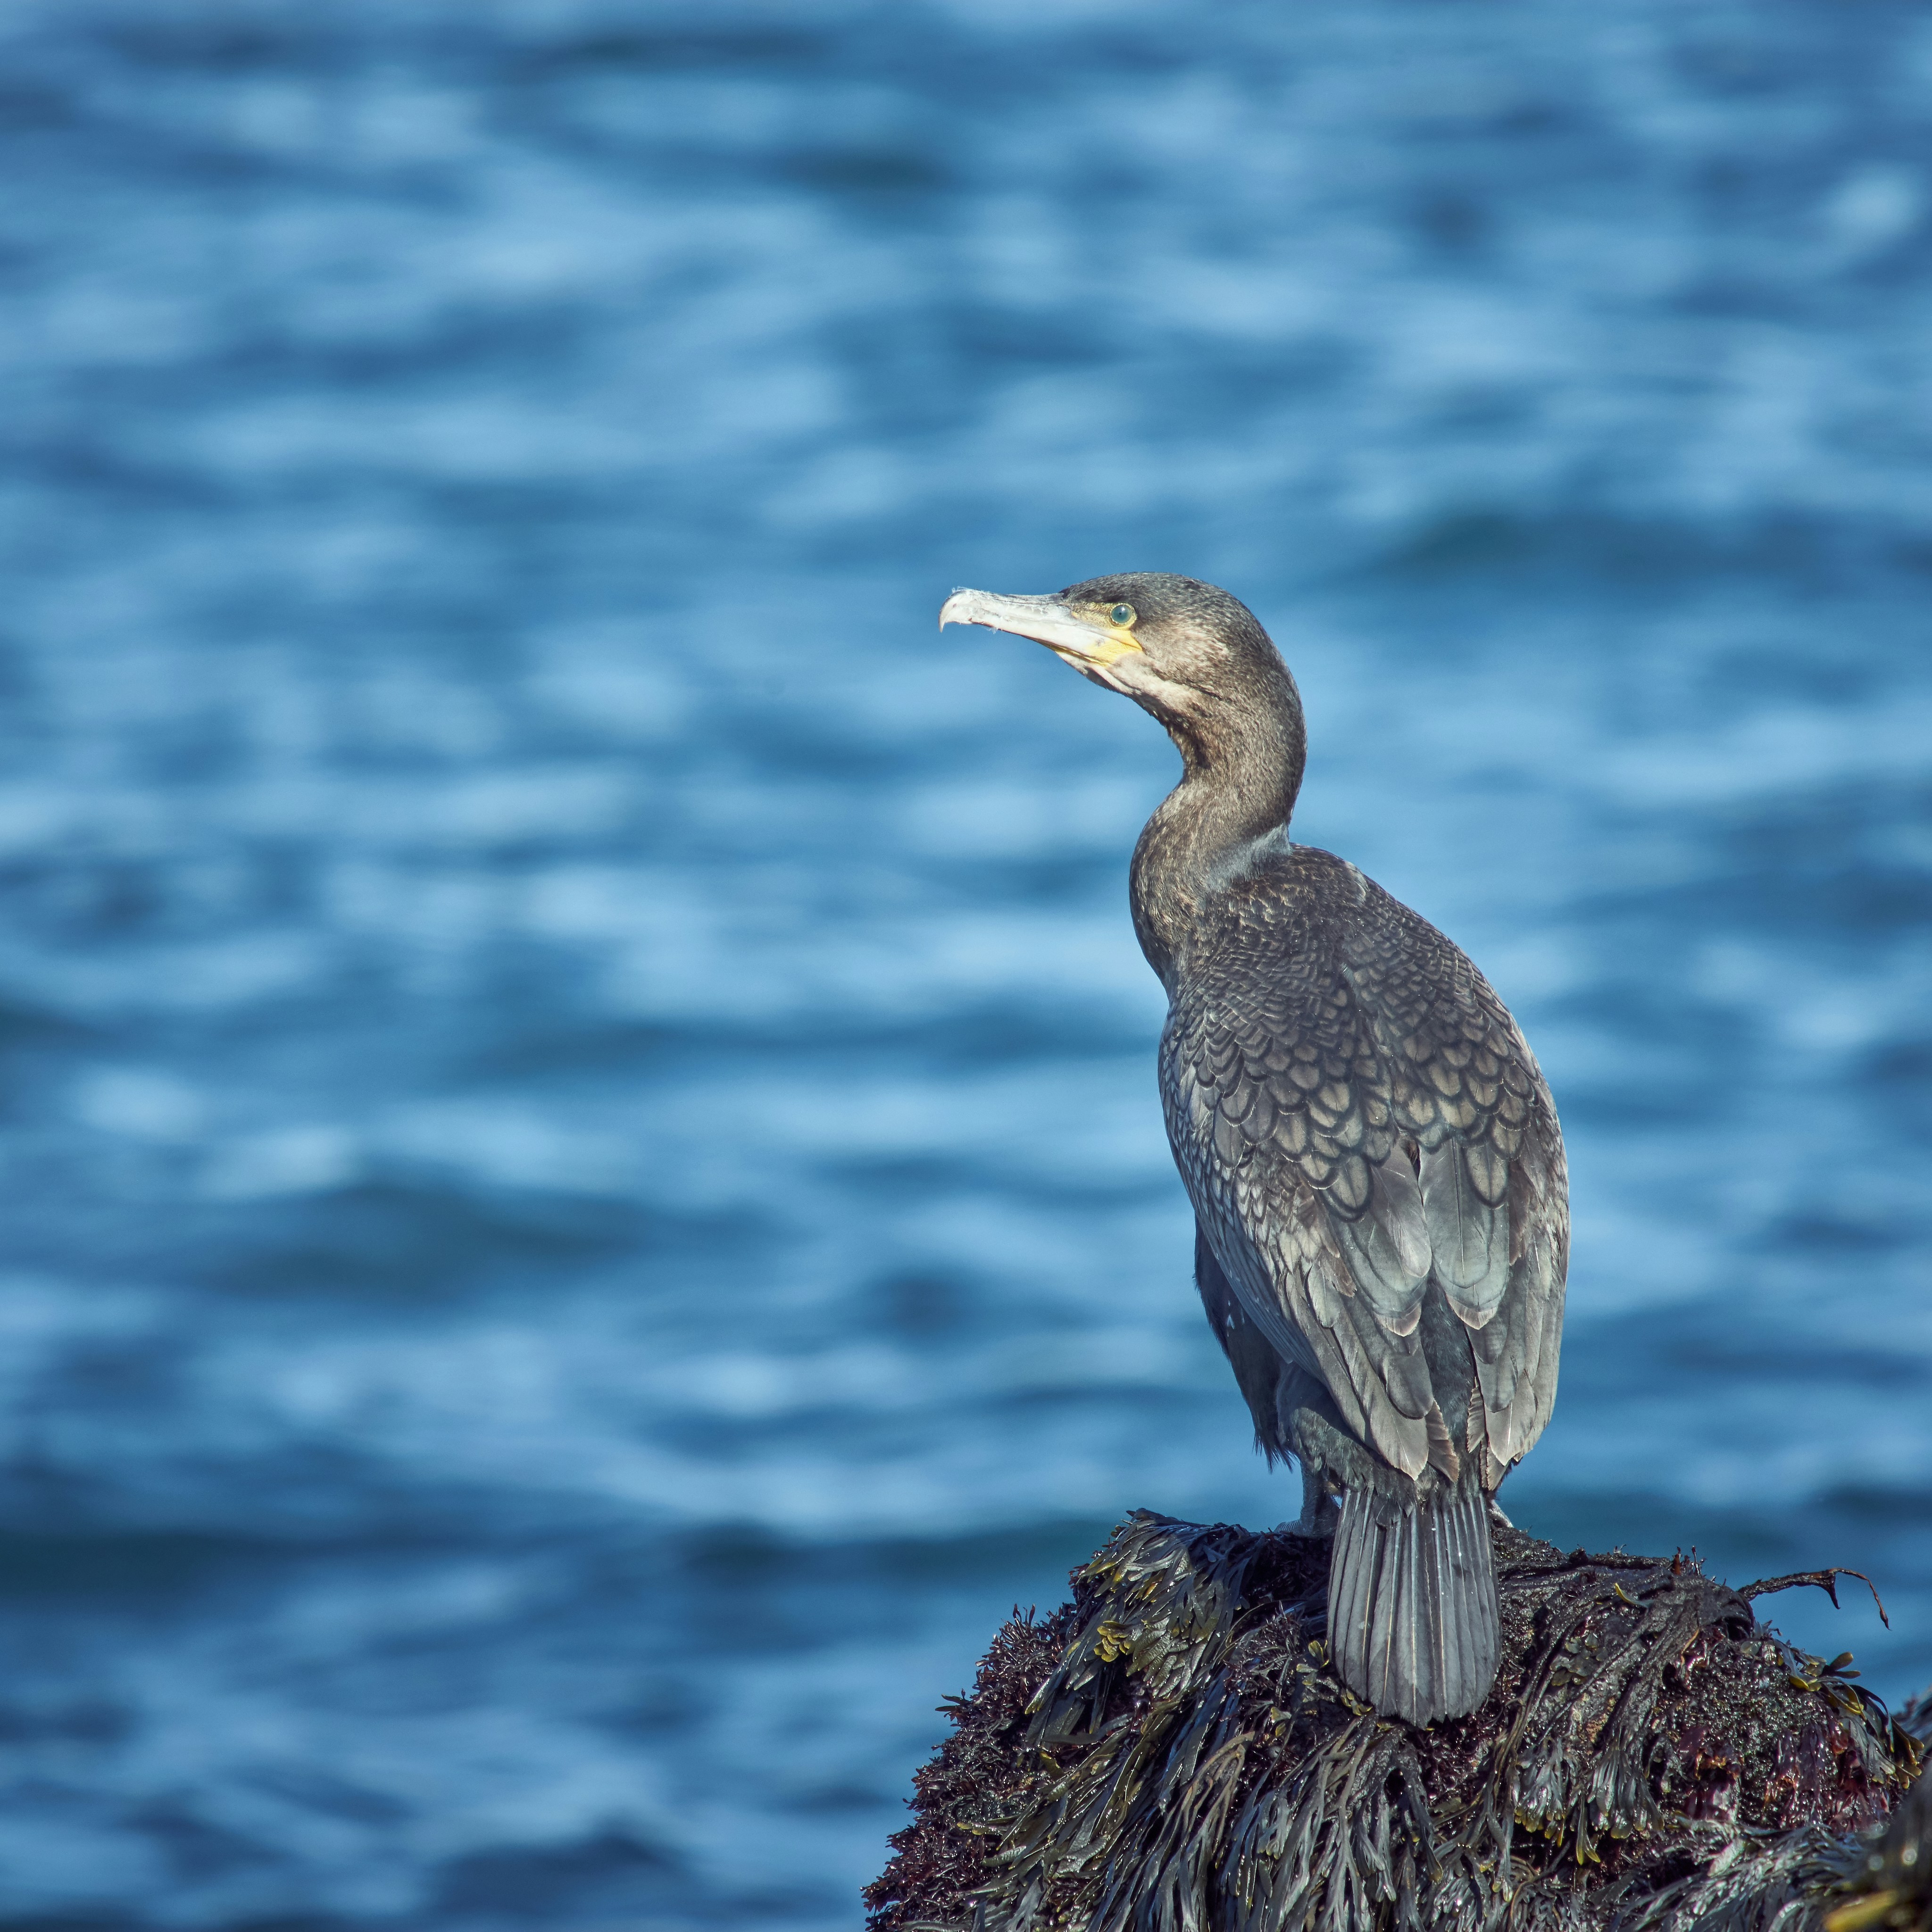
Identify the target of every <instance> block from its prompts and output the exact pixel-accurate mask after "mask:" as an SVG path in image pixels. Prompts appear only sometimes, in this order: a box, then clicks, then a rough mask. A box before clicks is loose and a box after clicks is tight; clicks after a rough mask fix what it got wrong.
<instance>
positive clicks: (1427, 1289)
mask: <svg viewBox="0 0 1932 1932" xmlns="http://www.w3.org/2000/svg"><path fill="white" fill-rule="evenodd" d="M940 621H941V624H942V625H944V624H945V623H947V622H967V623H979V624H986V625H991V626H992V627H994V628H997V629H1000V630H1005V631H1015V632H1017V633H1018V634H1020V635H1021V636H1023V637H1034V638H1036V639H1037V640H1039V641H1040V642H1041V643H1044V644H1046V646H1048V647H1049V649H1052V650H1053V651H1055V652H1056V653H1057V654H1058V655H1060V656H1061V657H1062V658H1064V659H1065V660H1066V661H1067V662H1068V663H1070V664H1073V666H1074V667H1075V668H1076V669H1077V670H1079V671H1080V672H1081V673H1082V674H1083V675H1084V676H1087V677H1089V678H1091V679H1092V680H1093V681H1094V682H1095V683H1097V684H1103V685H1106V686H1107V687H1108V688H1109V689H1111V690H1114V691H1120V692H1121V693H1123V694H1124V695H1126V696H1127V697H1132V698H1133V700H1135V701H1136V703H1139V705H1141V706H1142V707H1143V708H1144V709H1146V710H1148V711H1150V712H1152V713H1153V714H1154V716H1155V717H1156V718H1159V719H1160V721H1161V723H1162V724H1163V725H1165V726H1166V727H1167V730H1168V732H1169V735H1170V736H1172V738H1173V739H1174V742H1175V745H1177V746H1178V748H1179V749H1180V752H1181V762H1182V766H1183V769H1182V775H1181V782H1180V784H1178V786H1176V787H1175V789H1174V790H1173V791H1172V792H1171V793H1169V795H1168V796H1167V797H1166V799H1164V800H1163V802H1162V803H1161V805H1160V808H1158V809H1157V811H1155V813H1154V816H1153V817H1151V819H1149V820H1148V823H1147V826H1146V828H1145V830H1143V831H1142V834H1141V836H1140V842H1139V844H1138V845H1137V846H1136V847H1135V850H1134V858H1133V914H1134V928H1135V931H1136V933H1137V934H1138V935H1139V938H1140V942H1141V947H1142V950H1143V951H1144V952H1145V953H1146V955H1147V957H1148V964H1149V965H1151V966H1152V967H1153V968H1154V971H1156V972H1157V974H1160V978H1161V980H1162V983H1163V984H1164V985H1165V986H1166V989H1167V992H1168V999H1169V1010H1168V1020H1167V1025H1166V1028H1165V1030H1164V1031H1163V1034H1162V1036H1161V1045H1160V1088H1161V1097H1162V1100H1163V1104H1164V1106H1165V1108H1166V1116H1167V1130H1168V1137H1169V1141H1170V1142H1172V1145H1173V1148H1174V1157H1175V1162H1176V1163H1177V1165H1178V1166H1179V1168H1180V1169H1181V1178H1182V1179H1183V1181H1184V1182H1185V1183H1186V1184H1187V1192H1188V1195H1189V1196H1190V1199H1191V1200H1192V1201H1193V1205H1194V1211H1195V1216H1196V1229H1197V1238H1196V1250H1195V1252H1196V1279H1197V1281H1198V1283H1199V1287H1200V1291H1201V1298H1202V1302H1203V1304H1205V1307H1206V1309H1207V1311H1208V1320H1209V1321H1210V1322H1211V1323H1212V1325H1213V1326H1214V1332H1215V1334H1216V1335H1217V1337H1219V1339H1220V1343H1221V1345H1222V1346H1223V1349H1226V1352H1227V1355H1228V1358H1229V1361H1230V1362H1231V1363H1232V1365H1233V1367H1234V1370H1235V1376H1236V1378H1237V1379H1238V1381H1239V1382H1240V1384H1241V1393H1242V1394H1243V1395H1244V1396H1245V1397H1246V1398H1247V1403H1248V1406H1249V1409H1250V1411H1251V1412H1253V1416H1254V1421H1255V1433H1256V1438H1257V1439H1258V1441H1259V1443H1260V1445H1261V1447H1262V1448H1263V1450H1265V1451H1266V1452H1267V1454H1268V1456H1269V1457H1270V1458H1271V1459H1272V1458H1274V1457H1288V1456H1292V1457H1294V1458H1295V1460H1297V1461H1298V1462H1299V1463H1300V1464H1301V1469H1302V1472H1303V1481H1304V1507H1303V1511H1302V1516H1301V1521H1300V1523H1299V1524H1298V1526H1297V1527H1298V1529H1300V1530H1301V1532H1302V1533H1303V1534H1304V1535H1334V1538H1335V1544H1334V1554H1333V1556H1332V1558H1331V1565H1330V1578H1329V1643H1330V1648H1331V1650H1332V1652H1333V1653H1334V1658H1335V1661H1336V1666H1337V1670H1339V1671H1340V1673H1341V1676H1342V1677H1343V1681H1344V1682H1346V1683H1347V1684H1348V1685H1349V1686H1350V1688H1352V1689H1353V1690H1354V1691H1356V1692H1357V1693H1358V1694H1360V1695H1361V1696H1363V1697H1367V1698H1368V1699H1369V1700H1371V1701H1372V1702H1373V1703H1374V1704H1375V1706H1376V1708H1377V1709H1379V1710H1381V1711H1383V1712H1390V1713H1393V1714H1397V1715H1400V1716H1403V1717H1404V1718H1408V1719H1409V1720H1410V1721H1412V1722H1413V1723H1416V1724H1426V1723H1427V1722H1429V1721H1430V1720H1431V1719H1433V1718H1442V1717H1455V1716H1460V1715H1463V1713H1465V1712H1469V1711H1471V1710H1473V1709H1475V1706H1477V1705H1478V1704H1479V1703H1481V1701H1482V1700H1483V1698H1484V1695H1485V1694H1487V1691H1488V1689H1489V1687H1490V1682H1491V1680H1492V1679H1493V1677H1494V1676H1495V1674H1496V1655H1497V1646H1498V1627H1497V1607H1496V1585H1495V1581H1494V1577H1493V1569H1492V1564H1491V1557H1490V1529H1489V1521H1490V1515H1489V1513H1490V1507H1491V1505H1490V1498H1491V1497H1493V1495H1494V1493H1495V1490H1496V1486H1497V1485H1498V1484H1499V1483H1500V1482H1501V1481H1502V1479H1503V1477H1504V1475H1505V1474H1506V1473H1507V1472H1508V1469H1510V1468H1511V1466H1512V1465H1514V1463H1517V1462H1519V1461H1520V1460H1521V1459H1522V1458H1523V1456H1524V1455H1525V1454H1527V1453H1528V1451H1529V1448H1530V1447H1531V1445H1532V1444H1533V1443H1534V1442H1535V1441H1536V1439H1537V1437H1538V1436H1539V1435H1540V1434H1541V1433H1542V1430H1543V1426H1544V1424H1545V1423H1546V1422H1547V1421H1549V1419H1550V1407H1551V1405H1552V1403H1553V1401H1554V1400H1555V1398H1556V1359H1557V1351H1558V1346H1559V1340H1560V1337H1561V1334H1562V1323H1563V1283H1564V1274H1565V1268H1566V1265H1567V1262H1568V1250H1569V1208H1568V1197H1567V1184H1566V1180H1565V1171H1564V1163H1563V1138H1562V1131H1561V1130H1560V1129H1559V1127H1558V1125H1557V1120H1556V1109H1555V1108H1554V1107H1553V1106H1552V1104H1551V1103H1550V1092H1549V1089H1548V1088H1547V1087H1546V1086H1545V1085H1544V1080H1543V1076H1542V1075H1541V1073H1540V1072H1539V1071H1538V1068H1537V1064H1536V1061H1535V1058H1534V1057H1533V1056H1532V1054H1531V1052H1530V1051H1529V1047H1528V1046H1526V1044H1525V1043H1524V1041H1523V1035H1522V1034H1521V1033H1520V1031H1518V1029H1517V1025H1516V1022H1515V1021H1514V1019H1511V1016H1510V1014H1509V1012H1508V1009H1507V1008H1506V1007H1505V1006H1504V1004H1503V1003H1502V1001H1501V1000H1499V998H1497V997H1496V994H1495V992H1493V990H1492V989H1491V988H1490V985H1489V983H1488V982H1487V980H1484V977H1483V976H1482V975H1481V974H1480V973H1478V971H1476V969H1475V967H1474V966H1473V965H1471V964H1470V962H1469V960H1468V959H1466V958H1465V957H1464V956H1463V954H1462V953H1460V951H1459V950H1457V948H1456V947H1454V945H1452V944H1451V943H1450V942H1449V941H1448V940H1447V939H1445V938H1443V936H1442V934H1440V933H1439V932H1437V931H1436V929H1435V928H1434V927H1433V926H1430V924H1429V923H1428V922H1427V921H1426V920H1424V919H1421V918H1419V917H1418V916H1417V915H1416V914H1415V913H1412V911H1410V910H1409V908H1408V907H1406V906H1405V905H1403V904H1400V903H1399V902H1398V901H1396V900H1395V899H1393V898H1391V897H1390V896H1389V895H1388V893H1387V892H1384V891H1383V890H1382V888H1381V887H1380V886H1378V885H1376V883H1374V881H1373V880H1370V879H1367V878H1365V877H1364V876H1363V875H1362V874H1361V873H1360V872H1359V871H1357V870H1356V869H1355V867H1354V866H1353V865H1350V864H1349V862H1348V861H1347V860H1346V859H1338V858H1337V857H1335V856H1334V855H1333V854H1332V853H1327V852H1322V851H1318V850H1316V849H1314V848H1313V847H1310V846H1305V845H1297V844H1294V843H1293V842H1292V841H1291V840H1290V838H1289V834H1288V821H1289V814H1290V813H1291V812H1292V810H1293V809H1294V805H1295V796H1296V793H1297V792H1298V790H1299V789H1300V787H1301V773H1302V766H1303V763H1304V750H1305V744H1306V739H1305V737H1304V727H1303V721H1302V710H1301V696H1300V694H1299V693H1298V691H1296V689H1295V680H1294V679H1293V678H1292V676H1290V675H1289V670H1288V667H1287V666H1286V664H1283V662H1282V660H1281V658H1280V655H1279V653H1278V652H1277V651H1276V649H1275V647H1274V645H1273V643H1271V642H1270V641H1269V639H1268V634H1267V632H1266V631H1264V630H1263V629H1262V627H1261V625H1259V623H1258V622H1256V619H1255V618H1254V616H1253V614H1252V613H1250V611H1249V610H1248V609H1247V607H1246V606H1245V605H1244V604H1241V603H1240V602H1239V601H1237V600H1236V599H1235V598H1232V597H1231V596H1229V595H1228V593H1227V592H1226V591H1223V590H1217V589H1215V588H1214V586H1212V585H1211V584H1206V583H1196V582H1195V581H1194V580H1193V579H1192V578H1189V577H1169V576H1166V575H1161V574H1151V573H1140V572H1136V573H1134V574H1129V575H1125V576H1120V577H1098V578H1096V579H1094V580H1093V581H1091V582H1090V583H1081V584H1076V585H1075V586H1073V588H1072V589H1069V590H1064V591H1062V592H1061V593H1060V594H1059V595H1058V596H1055V597H997V596H992V595H987V594H986V593H985V592H980V591H974V590H965V591H959V592H955V593H954V595H953V596H952V597H951V598H950V599H948V601H947V604H946V606H945V608H944V610H942V612H941V616H940ZM1337 1495H1339V1496H1340V1497H1341V1499H1342V1505H1341V1511H1340V1519H1339V1521H1338V1520H1337V1516H1336V1511H1335V1506H1334V1502H1333V1500H1332V1499H1334V1497H1336V1496H1337Z"/></svg>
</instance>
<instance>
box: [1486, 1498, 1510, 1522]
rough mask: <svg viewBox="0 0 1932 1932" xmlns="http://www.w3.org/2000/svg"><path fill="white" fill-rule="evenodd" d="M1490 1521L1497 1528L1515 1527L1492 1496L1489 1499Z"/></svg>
mask: <svg viewBox="0 0 1932 1932" xmlns="http://www.w3.org/2000/svg"><path fill="white" fill-rule="evenodd" d="M1490 1522H1492V1523H1495V1524H1496V1526H1498V1527H1499V1529H1515V1527H1516V1525H1515V1524H1514V1523H1511V1521H1510V1520H1509V1518H1508V1517H1506V1516H1505V1515H1504V1514H1503V1506H1502V1504H1501V1503H1499V1502H1497V1501H1496V1498H1495V1497H1494V1496H1491V1497H1490Z"/></svg>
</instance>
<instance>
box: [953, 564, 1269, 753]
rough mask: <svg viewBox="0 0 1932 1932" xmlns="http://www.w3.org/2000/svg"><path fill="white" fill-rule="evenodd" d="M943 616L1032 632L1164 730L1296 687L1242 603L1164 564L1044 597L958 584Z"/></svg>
mask: <svg viewBox="0 0 1932 1932" xmlns="http://www.w3.org/2000/svg"><path fill="white" fill-rule="evenodd" d="M939 622H940V625H941V628H942V629H943V628H944V627H945V626H946V625H948V624H984V625H986V626H987V627H988V628H989V629H992V630H995V631H1012V632H1013V633H1014V634H1016V635H1017V636H1019V637H1031V638H1032V639H1034V641H1035V642H1036V643H1042V644H1044V645H1045V646H1046V647H1047V649H1049V650H1050V651H1051V652H1053V654H1054V655H1055V656H1056V657H1058V658H1061V660H1062V661H1064V662H1065V663H1067V664H1071V665H1072V666H1073V668H1074V669H1075V670H1077V671H1078V672H1079V673H1080V674H1081V676H1082V677H1085V678H1091V679H1092V680H1093V682H1094V683H1096V684H1100V685H1106V688H1108V689H1109V691H1119V692H1120V693H1121V694H1122V695H1123V696H1124V697H1131V698H1133V700H1134V701H1135V702H1136V703H1138V704H1139V705H1141V706H1142V707H1144V708H1145V709H1147V710H1148V711H1151V712H1153V713H1154V715H1155V716H1156V717H1157V718H1160V721H1162V723H1163V724H1166V725H1167V726H1168V727H1169V729H1170V730H1174V729H1175V728H1176V727H1181V728H1186V727H1188V726H1190V725H1193V726H1195V727H1197V728H1198V727H1200V726H1202V725H1208V724H1211V722H1212V720H1213V718H1214V714H1215V713H1216V712H1225V711H1226V709H1228V708H1229V707H1230V706H1233V707H1237V708H1241V709H1245V708H1247V707H1250V706H1255V705H1256V704H1258V703H1259V704H1261V705H1263V706H1268V705H1270V704H1272V703H1279V702H1280V701H1281V700H1282V699H1283V697H1284V696H1286V695H1287V694H1291V693H1292V691H1293V689H1294V685H1293V682H1292V680H1291V679H1289V676H1288V671H1287V667H1286V666H1285V665H1284V664H1283V663H1282V661H1281V658H1280V655H1279V653H1278V652H1277V651H1276V649H1275V647H1274V645H1273V643H1271V642H1270V641H1269V639H1268V633H1267V632H1266V631H1264V630H1263V629H1262V627H1261V625H1260V624H1259V622H1256V618H1255V616H1254V613H1253V612H1252V611H1251V610H1249V608H1248V607H1247V605H1246V604H1244V603H1242V602H1241V600H1240V599H1239V598H1235V597H1231V596H1229V594H1228V593H1227V592H1226V591H1225V590H1219V589H1216V588H1215V586H1214V585H1213V584H1211V583H1199V582H1197V581H1196V580H1195V579H1194V578H1193V577H1173V576H1170V575H1169V574H1167V573H1166V572H1165V571H1127V572H1125V573H1124V574H1121V575H1119V576H1116V577H1092V578H1090V579H1089V580H1088V581H1087V582H1086V583H1076V584H1074V585H1073V586H1071V587H1070V588H1069V589H1065V590H1062V591H1059V592H1056V593H1055V594H1054V595H1051V596H1046V597H1004V596H1000V595H996V594H995V593H994V592H991V591H986V590H956V591H954V592H953V595H951V596H950V597H949V598H947V600H946V602H945V604H944V606H943V607H941V610H940V613H939ZM1284 685H1286V691H1284V690H1283V686H1284Z"/></svg>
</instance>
